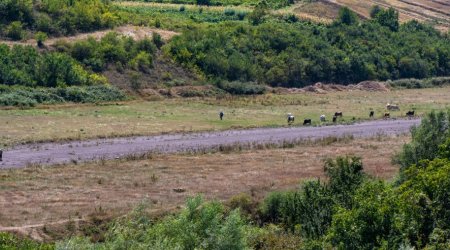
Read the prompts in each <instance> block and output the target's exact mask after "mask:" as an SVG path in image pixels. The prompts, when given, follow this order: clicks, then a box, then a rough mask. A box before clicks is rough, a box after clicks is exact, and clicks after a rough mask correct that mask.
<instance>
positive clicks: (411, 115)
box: [406, 110, 414, 117]
mask: <svg viewBox="0 0 450 250" xmlns="http://www.w3.org/2000/svg"><path fill="white" fill-rule="evenodd" d="M406 116H408V117H413V116H414V110H413V111H408V112H406Z"/></svg>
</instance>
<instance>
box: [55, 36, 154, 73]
mask: <svg viewBox="0 0 450 250" xmlns="http://www.w3.org/2000/svg"><path fill="white" fill-rule="evenodd" d="M155 43H157V44H155ZM161 43H162V41H161V40H160V39H157V38H155V39H152V38H144V39H142V40H138V41H136V40H134V39H133V38H131V37H127V36H122V35H119V34H117V33H115V32H110V33H108V34H106V35H105V36H104V37H102V39H100V40H99V41H97V40H95V39H94V38H92V37H91V38H88V39H87V40H81V41H77V42H75V43H60V44H56V45H55V47H56V49H57V50H58V51H60V52H61V53H65V54H68V55H70V56H71V57H72V58H73V59H74V60H76V61H78V62H79V63H81V64H82V65H83V66H85V67H87V68H88V69H90V70H92V71H94V72H102V71H104V70H105V69H107V68H108V66H110V65H114V66H115V67H116V68H118V69H119V70H123V69H126V68H129V69H134V70H136V71H141V72H149V71H150V70H151V68H153V61H154V60H153V57H154V54H155V52H156V51H157V46H161Z"/></svg>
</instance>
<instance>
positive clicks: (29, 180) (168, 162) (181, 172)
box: [0, 136, 410, 239]
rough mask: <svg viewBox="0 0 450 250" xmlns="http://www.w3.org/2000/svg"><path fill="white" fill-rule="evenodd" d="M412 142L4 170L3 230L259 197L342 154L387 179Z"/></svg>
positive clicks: (381, 140) (45, 230)
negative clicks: (146, 205)
mask: <svg viewBox="0 0 450 250" xmlns="http://www.w3.org/2000/svg"><path fill="white" fill-rule="evenodd" d="M409 140H410V138H409V137H407V136H400V137H377V138H370V139H354V140H352V139H347V140H344V141H341V142H334V143H333V142H332V140H331V141H330V142H331V143H321V144H307V145H303V146H297V147H294V148H289V149H267V150H251V151H242V152H235V153H213V154H194V155H154V156H152V157H151V158H149V159H140V160H139V159H138V160H130V159H128V160H126V159H123V160H115V161H99V162H93V163H86V164H81V165H67V166H55V167H48V168H42V167H39V166H30V167H28V168H25V169H21V170H2V171H0V207H2V210H1V211H0V221H1V223H0V231H5V230H8V231H15V232H19V233H22V234H31V236H32V237H34V238H38V239H39V238H40V239H48V238H49V237H50V238H53V237H58V235H57V234H56V233H58V232H59V233H60V234H61V233H63V234H64V233H68V228H69V227H74V225H72V224H74V223H75V222H76V224H78V221H79V220H82V221H83V220H90V219H92V216H93V215H95V216H97V217H98V216H100V217H102V218H106V217H110V216H117V215H119V214H125V213H127V212H128V211H129V210H130V209H132V208H133V207H134V206H136V204H137V203H139V202H140V201H142V200H144V199H146V200H147V201H149V202H150V203H151V204H152V205H151V208H152V210H153V211H155V212H156V211H168V210H171V209H175V208H177V206H179V205H181V204H183V202H184V200H185V198H186V197H188V196H191V195H194V194H198V193H201V194H204V195H205V197H207V198H208V199H219V200H225V199H229V198H230V197H232V196H233V195H236V194H239V193H242V192H245V193H248V194H250V195H252V196H253V197H254V198H255V199H259V198H261V197H263V195H264V194H266V193H267V192H270V191H274V190H280V189H288V188H295V187H296V186H297V185H298V184H299V181H300V180H301V179H307V178H314V177H322V176H323V160H324V159H326V158H329V157H336V156H339V155H357V156H361V157H362V158H363V162H364V164H365V168H366V171H367V172H368V173H370V174H371V175H373V176H377V177H381V178H390V177H392V176H393V175H394V174H396V173H397V168H396V167H395V166H393V165H392V164H391V161H390V159H391V157H392V155H393V154H394V153H395V152H396V151H398V150H399V149H400V147H401V145H402V144H403V143H405V142H407V141H409ZM97 219H98V218H97ZM67 222H69V224H68V223H67ZM70 223H72V224H70ZM33 225H34V226H33ZM61 225H62V226H61ZM61 227H62V228H61ZM52 228H54V230H56V231H52ZM72 229H74V228H72ZM69 231H70V230H69Z"/></svg>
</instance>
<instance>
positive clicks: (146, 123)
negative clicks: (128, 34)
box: [0, 87, 450, 146]
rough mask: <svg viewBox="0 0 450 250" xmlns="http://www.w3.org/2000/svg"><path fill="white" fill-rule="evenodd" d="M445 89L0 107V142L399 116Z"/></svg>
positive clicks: (445, 95) (441, 100)
mask: <svg viewBox="0 0 450 250" xmlns="http://www.w3.org/2000/svg"><path fill="white" fill-rule="evenodd" d="M449 90H450V88H449V87H445V88H431V89H419V90H395V91H389V92H370V91H359V90H354V91H337V92H328V93H325V94H318V93H299V94H288V95H278V94H267V95H263V96H255V97H229V98H223V99H212V98H205V99H181V98H174V99H165V100H162V101H152V102H143V101H132V102H125V103H118V105H116V104H111V105H98V106H97V105H62V106H42V107H40V108H36V109H28V110H21V109H3V110H0V117H1V118H2V119H1V120H0V141H1V144H2V145H3V146H5V145H13V144H17V143H24V142H34V141H57V140H63V139H86V138H97V137H117V136H128V135H151V134H160V133H173V132H189V131H200V130H222V129H230V128H247V127H258V126H285V125H286V121H285V115H286V113H289V112H290V113H293V114H294V115H295V116H296V119H297V121H302V119H304V118H312V119H313V123H314V122H316V123H317V122H318V119H319V116H320V114H326V115H327V117H328V119H330V118H331V114H334V112H336V111H339V110H340V111H343V112H344V121H351V120H352V119H353V117H355V118H356V120H358V119H368V114H369V110H370V109H374V111H375V115H376V117H377V118H380V116H382V114H384V112H385V105H386V103H396V104H399V105H400V108H401V111H394V112H391V115H392V116H393V117H394V118H395V117H399V116H404V115H405V112H406V111H407V110H410V109H411V110H412V109H415V110H416V114H418V115H421V114H423V113H425V112H429V111H431V110H433V109H436V110H437V109H443V108H446V107H449V106H450V91H449ZM220 110H223V111H224V112H225V119H224V121H220V120H219V119H218V113H219V111H220Z"/></svg>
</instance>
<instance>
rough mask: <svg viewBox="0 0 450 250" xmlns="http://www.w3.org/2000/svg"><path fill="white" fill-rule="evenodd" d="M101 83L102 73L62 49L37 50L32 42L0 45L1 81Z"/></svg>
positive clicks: (32, 84) (51, 84)
mask: <svg viewBox="0 0 450 250" xmlns="http://www.w3.org/2000/svg"><path fill="white" fill-rule="evenodd" d="M104 83H106V79H105V78H104V77H102V76H100V75H97V74H94V73H90V72H89V71H87V70H85V69H84V68H83V67H82V66H81V65H80V63H78V62H77V61H76V60H75V59H73V58H72V57H71V56H69V55H67V54H65V53H60V52H50V53H40V52H38V51H37V49H35V48H33V47H31V46H20V45H17V46H14V47H12V48H9V47H8V46H7V45H4V44H2V45H0V85H1V84H4V85H20V86H29V87H35V86H42V87H65V86H86V85H93V84H104Z"/></svg>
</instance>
